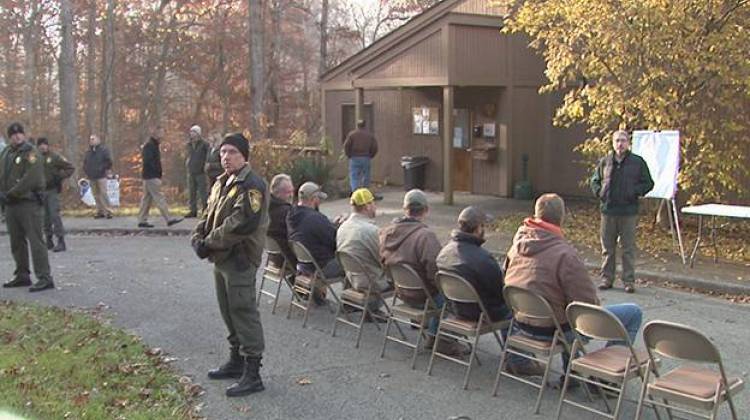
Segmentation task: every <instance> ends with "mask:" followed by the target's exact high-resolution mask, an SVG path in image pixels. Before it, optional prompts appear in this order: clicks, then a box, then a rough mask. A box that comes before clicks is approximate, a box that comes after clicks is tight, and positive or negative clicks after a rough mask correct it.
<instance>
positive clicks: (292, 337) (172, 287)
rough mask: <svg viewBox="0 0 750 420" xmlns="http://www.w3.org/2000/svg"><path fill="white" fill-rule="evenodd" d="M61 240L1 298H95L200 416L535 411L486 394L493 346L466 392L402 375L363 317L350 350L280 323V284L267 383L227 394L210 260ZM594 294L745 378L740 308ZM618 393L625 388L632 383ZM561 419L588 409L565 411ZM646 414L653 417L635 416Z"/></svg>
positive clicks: (184, 248) (152, 240) (518, 391)
mask: <svg viewBox="0 0 750 420" xmlns="http://www.w3.org/2000/svg"><path fill="white" fill-rule="evenodd" d="M0 239H2V240H0V273H2V280H3V281H6V280H7V279H9V278H10V275H11V273H12V271H13V262H12V258H11V256H10V249H9V244H8V240H7V237H0ZM68 242H69V248H70V251H69V252H67V253H64V254H50V255H51V260H52V261H51V262H52V267H53V274H54V277H55V281H56V283H57V285H58V290H56V291H49V292H44V293H40V294H30V293H28V292H27V291H26V290H25V289H20V290H19V289H14V290H9V289H0V299H12V300H35V301H38V302H41V303H44V304H50V305H57V306H61V307H84V308H88V307H94V306H96V305H98V304H105V305H106V306H107V309H106V310H105V313H106V314H107V315H108V316H109V317H110V318H111V319H112V322H113V323H114V324H115V325H117V326H120V327H122V328H124V329H126V330H128V331H130V332H132V333H134V334H137V335H139V336H142V337H143V338H144V340H145V342H146V343H148V344H149V345H150V346H152V347H160V348H162V349H163V350H164V351H165V352H167V353H169V354H170V355H171V356H173V357H175V358H177V360H176V361H175V362H174V366H175V368H176V369H178V370H179V371H181V372H182V373H183V374H185V375H188V376H190V377H192V378H193V379H194V381H195V382H197V383H200V384H201V385H202V386H204V387H205V391H206V392H205V395H204V396H203V397H202V398H203V402H205V406H204V408H203V411H202V412H203V414H204V415H206V416H207V417H208V418H210V419H240V418H256V419H456V418H468V419H474V420H477V419H527V418H528V419H532V418H538V417H536V416H534V415H532V414H531V409H530V407H532V406H533V402H534V398H535V397H536V393H535V392H534V390H532V389H531V388H530V387H528V386H525V385H522V384H519V383H515V382H511V381H509V380H504V381H503V382H502V383H501V386H502V387H501V391H500V395H499V396H498V397H497V398H493V397H491V396H490V392H491V387H492V381H493V379H494V375H495V372H496V368H497V356H498V355H499V349H498V347H497V344H496V343H495V342H493V341H491V340H489V339H483V340H482V341H481V343H480V351H481V354H480V357H481V361H482V365H481V366H477V367H475V369H474V372H473V374H472V381H471V384H470V389H469V390H468V391H463V390H462V389H461V385H462V373H463V371H462V370H461V369H460V368H459V367H458V366H453V365H452V364H448V363H447V362H437V364H436V366H435V370H434V373H433V376H431V377H428V376H427V375H426V374H425V371H426V366H427V361H428V360H427V357H426V356H424V355H423V356H421V357H420V358H419V360H418V365H417V369H416V370H414V371H412V370H410V369H409V364H408V359H409V357H410V353H409V352H408V351H407V349H406V348H402V347H397V346H395V345H390V346H389V350H388V353H387V354H386V358H385V359H380V358H379V351H380V343H381V338H382V333H381V332H378V331H377V330H376V329H375V328H374V327H373V326H371V325H370V326H369V327H368V329H367V330H366V331H365V333H364V337H363V340H362V346H361V348H360V349H355V348H354V340H353V337H354V334H353V332H352V330H351V329H348V328H346V327H341V328H340V331H341V332H340V333H339V334H337V337H335V338H332V337H331V336H330V326H331V321H332V315H331V314H329V313H326V312H325V311H323V310H319V311H317V312H313V314H312V316H311V322H310V324H309V325H308V328H306V329H303V328H302V327H301V317H300V316H299V314H297V315H295V316H293V317H292V319H291V320H287V319H286V308H287V304H288V302H289V293H288V292H287V293H285V294H284V295H283V296H282V298H281V301H280V308H279V311H278V312H277V313H276V314H275V315H271V311H270V305H268V304H267V302H266V301H267V299H264V302H263V303H262V306H261V314H262V317H263V324H264V328H265V338H266V347H267V348H266V355H265V358H264V360H263V364H264V366H263V369H262V374H263V378H264V382H265V384H266V391H265V392H263V393H260V394H257V395H253V396H249V397H245V398H239V399H231V400H229V399H227V398H226V397H224V394H223V389H224V387H226V386H228V385H229V384H230V383H229V382H227V381H219V382H214V381H208V380H206V378H205V372H206V371H207V370H208V369H209V368H211V367H213V366H215V365H217V364H219V363H221V362H222V361H223V360H224V359H225V357H226V353H227V345H226V341H225V335H226V333H225V331H224V327H223V324H222V322H221V319H220V317H219V312H218V309H217V305H216V302H215V296H214V291H213V284H212V275H211V266H210V265H208V264H207V263H203V262H200V261H198V260H197V259H196V258H194V256H193V254H192V252H191V250H190V248H189V246H188V245H187V238H185V237H105V236H72V237H69V238H68ZM602 297H603V299H604V300H605V302H606V303H614V302H621V301H635V302H637V303H639V304H640V305H642V307H643V309H644V312H645V317H646V320H651V319H665V320H671V321H676V322H683V323H688V324H691V325H693V326H695V327H697V328H699V329H701V330H702V331H704V332H706V333H707V334H709V336H710V337H711V338H712V339H713V340H714V341H715V342H716V344H717V345H718V347H719V348H720V349H721V351H722V354H723V357H724V359H725V363H726V366H727V368H728V371H729V372H731V374H734V375H740V376H743V377H744V378H745V380H747V378H746V376H747V370H748V364H747V357H746V353H747V345H748V343H750V331H749V330H748V328H747V325H748V320H750V306H740V305H734V304H730V303H728V302H726V301H723V300H716V299H712V298H707V297H705V296H703V295H691V294H686V293H682V292H677V291H672V290H667V289H661V288H642V289H639V290H638V293H637V294H635V295H632V296H631V295H625V294H623V293H622V292H618V291H608V292H606V293H604V294H603V295H602ZM407 333H408V334H413V332H412V331H407ZM556 365H558V367H559V362H556ZM629 392H630V396H635V393H636V391H635V388H634V387H631V389H630V390H629ZM576 395H577V394H576ZM556 398H557V391H551V392H548V395H547V396H546V397H545V399H544V402H543V405H542V410H543V411H542V414H543V415H547V416H549V415H552V414H554V409H555V404H556V401H557V400H556ZM737 405H738V408H739V412H740V413H739V414H740V418H747V417H748V416H750V398H749V397H748V392H745V393H744V394H741V395H740V396H739V398H738V399H737ZM633 408H634V407H633V406H632V405H630V404H626V405H625V409H624V413H623V417H622V418H632V416H633V412H634V410H633ZM727 415H728V412H727V411H726V410H724V411H723V416H727ZM461 416H464V417H461ZM563 418H566V419H576V420H580V419H588V418H594V417H593V416H590V415H588V414H584V413H582V412H581V411H579V410H577V409H575V408H572V407H569V408H566V409H565V411H564V413H563ZM645 418H653V414H652V413H650V412H646V416H645Z"/></svg>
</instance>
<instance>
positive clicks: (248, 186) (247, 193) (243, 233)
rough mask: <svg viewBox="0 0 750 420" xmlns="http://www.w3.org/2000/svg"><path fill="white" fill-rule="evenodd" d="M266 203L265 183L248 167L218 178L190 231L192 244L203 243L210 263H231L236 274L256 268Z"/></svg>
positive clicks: (263, 236)
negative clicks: (239, 271) (206, 203)
mask: <svg viewBox="0 0 750 420" xmlns="http://www.w3.org/2000/svg"><path fill="white" fill-rule="evenodd" d="M268 202H269V195H268V187H267V185H266V181H264V180H263V178H261V177H260V176H258V175H256V174H255V173H254V172H253V171H252V170H251V169H250V165H245V167H244V168H242V170H240V172H239V173H238V174H236V175H228V174H226V173H225V174H223V175H221V176H220V177H219V178H217V179H216V182H215V183H214V185H213V188H211V195H210V196H209V198H208V206H207V210H206V212H205V213H204V215H203V216H202V217H201V219H200V221H199V222H198V225H196V227H195V230H194V231H193V237H192V241H193V243H195V242H196V241H201V240H203V242H204V244H205V245H206V247H207V248H208V249H209V250H210V255H209V260H210V261H212V262H213V263H222V262H225V261H230V260H231V261H233V262H234V263H235V267H236V268H237V269H238V270H246V269H247V268H249V267H250V265H255V266H256V267H257V266H259V265H260V260H261V255H262V254H263V248H264V247H265V244H266V229H267V228H268V221H269V218H268Z"/></svg>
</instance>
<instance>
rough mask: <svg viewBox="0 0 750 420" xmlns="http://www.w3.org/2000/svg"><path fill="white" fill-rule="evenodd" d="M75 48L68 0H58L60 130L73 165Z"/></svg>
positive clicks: (74, 161) (75, 90)
mask: <svg viewBox="0 0 750 420" xmlns="http://www.w3.org/2000/svg"><path fill="white" fill-rule="evenodd" d="M75 48H76V47H75V40H74V39H73V10H72V8H71V4H70V0H60V62H59V63H60V64H59V80H60V130H61V131H62V134H63V144H64V145H65V152H66V155H67V157H68V159H70V161H71V163H72V164H73V165H74V166H76V163H77V161H78V157H77V156H76V155H77V152H78V103H77V101H76V93H77V91H78V78H77V77H76V60H75Z"/></svg>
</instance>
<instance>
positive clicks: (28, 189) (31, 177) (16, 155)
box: [0, 142, 46, 204]
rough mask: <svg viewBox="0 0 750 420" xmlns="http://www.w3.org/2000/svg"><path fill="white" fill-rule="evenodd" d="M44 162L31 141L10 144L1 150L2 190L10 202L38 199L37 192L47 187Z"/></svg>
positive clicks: (0, 174) (0, 189)
mask: <svg viewBox="0 0 750 420" xmlns="http://www.w3.org/2000/svg"><path fill="white" fill-rule="evenodd" d="M45 185H46V184H45V179H44V163H43V162H42V158H41V155H40V153H39V151H38V150H37V149H36V147H34V146H33V145H32V144H31V143H28V142H24V143H22V144H20V145H18V146H15V145H10V146H8V147H6V148H5V149H3V151H2V152H0V191H2V192H4V193H5V194H6V195H7V199H8V204H13V203H14V202H18V201H22V200H27V201H32V200H37V199H38V198H37V196H36V193H40V192H42V191H44V189H45Z"/></svg>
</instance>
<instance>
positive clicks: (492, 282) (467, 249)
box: [437, 206, 510, 322]
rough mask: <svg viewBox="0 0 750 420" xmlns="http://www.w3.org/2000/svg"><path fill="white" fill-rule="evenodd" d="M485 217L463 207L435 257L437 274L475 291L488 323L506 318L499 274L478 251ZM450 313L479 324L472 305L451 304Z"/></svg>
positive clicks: (495, 265)
mask: <svg viewBox="0 0 750 420" xmlns="http://www.w3.org/2000/svg"><path fill="white" fill-rule="evenodd" d="M486 221H487V215H486V214H485V213H484V212H483V211H482V210H480V209H479V208H477V207H473V206H472V207H467V208H465V209H463V211H461V214H459V215H458V229H454V230H453V232H451V240H450V241H449V242H448V243H447V244H446V245H445V246H444V247H443V249H442V250H441V251H440V254H439V255H438V257H437V266H438V269H439V270H441V271H448V272H452V273H455V274H458V275H460V276H461V277H463V278H464V279H466V281H468V282H469V283H471V285H472V286H474V289H476V291H477V294H478V295H479V299H480V300H481V301H482V304H483V305H484V307H485V309H487V312H488V315H489V317H490V320H491V321H493V322H496V321H502V320H504V319H508V318H509V317H510V310H509V309H508V307H507V306H506V305H505V301H504V300H503V272H502V270H501V269H500V265H499V264H498V263H497V261H496V260H495V258H494V257H493V256H492V255H490V253H489V252H487V250H485V249H484V248H482V244H483V243H484V224H485V222H486ZM452 303H453V304H452V305H451V306H452V312H454V313H455V314H456V316H458V317H459V318H465V319H471V320H474V321H477V320H479V316H480V314H481V308H480V307H479V305H476V304H462V303H455V302H452Z"/></svg>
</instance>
